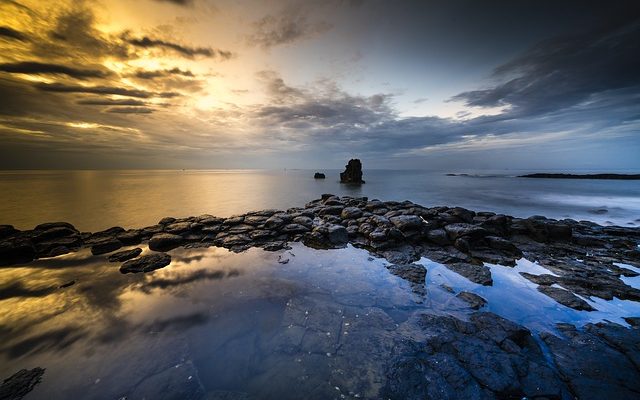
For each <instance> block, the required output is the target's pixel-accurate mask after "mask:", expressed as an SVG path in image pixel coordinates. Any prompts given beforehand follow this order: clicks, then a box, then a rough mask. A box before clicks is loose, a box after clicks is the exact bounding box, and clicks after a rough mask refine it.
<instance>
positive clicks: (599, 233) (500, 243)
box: [0, 194, 640, 310]
mask: <svg viewBox="0 0 640 400" xmlns="http://www.w3.org/2000/svg"><path fill="white" fill-rule="evenodd" d="M297 241H302V242H303V243H304V244H305V245H307V246H310V247H314V248H326V249H328V248H338V247H343V246H345V245H346V244H347V243H351V244H353V245H354V246H356V247H361V248H365V249H367V250H369V251H370V252H372V253H374V254H376V255H379V256H382V257H385V258H386V259H387V260H389V261H390V262H391V263H393V264H394V266H393V267H392V268H390V269H391V270H392V272H394V273H397V274H398V275H406V276H407V277H408V278H409V280H415V278H411V275H415V274H416V272H415V269H414V268H413V267H412V264H411V263H412V262H414V261H416V260H418V259H419V258H420V257H422V256H425V257H428V258H430V259H431V260H434V261H437V262H440V263H443V264H444V265H446V266H447V267H448V268H449V269H451V270H452V271H455V272H456V273H458V274H460V275H463V276H465V277H466V278H468V279H469V280H471V281H473V282H475V283H479V284H482V285H491V284H492V282H493V281H492V278H491V272H490V269H489V268H488V267H487V266H485V265H484V263H485V262H486V263H493V264H501V265H507V266H513V265H515V262H516V260H517V259H519V258H521V257H525V258H527V259H529V260H532V261H537V262H538V263H539V264H540V265H542V266H543V267H545V268H547V269H548V270H550V271H552V272H553V274H543V275H529V274H524V276H525V277H526V278H527V279H529V280H531V281H533V282H535V283H536V284H538V285H540V286H539V290H540V291H541V292H542V293H544V294H546V295H548V296H550V297H552V298H554V299H555V300H556V301H558V302H560V303H562V304H564V305H566V306H568V307H572V308H575V309H579V310H592V309H593V308H592V307H591V306H590V305H589V304H588V303H587V302H585V301H584V300H582V299H581V298H579V297H577V296H575V294H578V295H581V296H583V297H584V296H586V297H589V296H596V297H599V298H602V299H605V300H611V299H613V298H614V297H617V298H619V299H623V300H634V301H640V290H638V289H634V288H632V287H630V286H628V285H626V284H625V283H624V282H623V281H622V280H621V279H620V276H627V277H631V276H636V275H638V274H637V272H635V271H632V270H630V269H627V268H622V267H618V266H616V265H614V262H617V263H625V264H634V263H635V264H636V265H637V264H638V263H639V262H640V250H639V248H638V242H639V241H640V229H637V228H622V227H603V226H600V225H597V224H595V223H591V222H588V221H579V222H578V221H574V220H570V219H565V220H560V221H557V220H552V219H547V218H545V217H540V216H534V217H530V218H526V219H521V218H514V217H510V216H507V215H501V214H495V213H490V212H474V211H470V210H466V209H464V208H460V207H453V208H451V207H431V208H428V207H423V206H420V205H418V204H414V203H412V202H410V201H404V202H395V201H386V202H383V201H379V200H368V199H367V198H351V197H337V196H333V195H330V194H327V195H323V196H322V198H320V199H317V200H314V201H311V202H310V203H308V204H306V205H305V207H300V208H290V209H288V210H286V211H278V210H262V211H255V212H249V213H247V214H244V215H238V216H233V217H229V218H218V217H214V216H211V215H201V216H198V217H188V218H179V219H176V218H170V217H168V218H163V219H162V220H161V221H160V222H159V223H158V224H157V225H153V226H148V227H146V228H141V229H129V230H125V229H124V228H121V227H113V228H109V229H107V230H104V231H101V232H94V233H88V232H79V231H78V230H76V229H75V228H74V227H73V226H72V225H71V224H69V223H65V222H53V223H44V224H41V225H38V226H37V227H35V228H34V229H33V230H28V231H19V230H16V229H14V228H13V227H12V226H10V225H1V226H0V265H13V264H19V263H25V262H29V261H31V260H33V259H36V258H43V257H53V256H58V255H62V254H65V253H69V252H73V251H77V250H79V249H81V248H84V247H90V248H91V252H92V253H93V254H94V255H100V254H106V253H112V254H111V255H110V256H109V261H112V262H124V264H123V265H122V268H121V271H122V272H124V273H126V272H148V271H152V270H154V269H157V268H162V267H164V266H166V265H168V264H169V263H170V261H171V257H170V256H169V255H168V254H164V253H162V252H165V251H168V250H171V249H173V248H176V247H180V246H184V247H195V246H221V247H225V248H228V249H230V250H232V251H236V252H239V251H243V250H246V249H248V248H250V247H261V248H263V249H265V250H267V251H275V250H280V249H283V248H285V247H286V246H287V243H288V242H297ZM143 242H148V245H149V248H150V249H151V250H153V251H155V252H157V253H152V254H150V255H145V256H141V257H139V255H140V253H141V249H132V250H125V251H120V252H117V253H113V252H115V251H117V250H119V249H120V248H122V247H123V246H132V245H137V244H140V243H143ZM419 279H420V273H419V272H418V280H419ZM554 285H555V286H554ZM558 285H559V286H561V287H562V288H560V287H558Z"/></svg>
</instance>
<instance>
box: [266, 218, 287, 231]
mask: <svg viewBox="0 0 640 400" xmlns="http://www.w3.org/2000/svg"><path fill="white" fill-rule="evenodd" d="M284 224H285V221H284V219H282V218H280V217H277V216H275V215H272V216H271V217H269V218H268V219H267V220H266V221H265V223H264V227H265V228H267V229H278V228H280V227H281V226H282V225H284Z"/></svg>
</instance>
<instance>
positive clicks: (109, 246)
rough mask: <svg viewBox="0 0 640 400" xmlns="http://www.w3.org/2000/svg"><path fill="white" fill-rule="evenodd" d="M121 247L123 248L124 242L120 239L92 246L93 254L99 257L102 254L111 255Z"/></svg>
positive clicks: (104, 241) (108, 240)
mask: <svg viewBox="0 0 640 400" xmlns="http://www.w3.org/2000/svg"><path fill="white" fill-rule="evenodd" d="M120 247H122V242H120V241H119V240H118V239H104V240H102V241H100V242H97V243H94V244H93V245H92V246H91V254H93V255H94V256H97V255H100V254H105V253H111V252H112V251H114V250H118V249H119V248H120Z"/></svg>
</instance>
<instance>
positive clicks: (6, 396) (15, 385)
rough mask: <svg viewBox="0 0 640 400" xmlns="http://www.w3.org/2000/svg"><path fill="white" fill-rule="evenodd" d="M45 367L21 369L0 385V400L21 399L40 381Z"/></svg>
mask: <svg viewBox="0 0 640 400" xmlns="http://www.w3.org/2000/svg"><path fill="white" fill-rule="evenodd" d="M42 375H44V368H34V369H31V370H27V369H21V370H20V371H18V372H16V373H15V374H13V375H11V376H10V377H9V378H7V379H5V380H4V382H2V385H1V386H0V400H20V399H22V398H23V397H24V396H26V395H27V394H28V393H29V392H30V391H32V390H33V388H34V387H35V386H36V385H37V384H38V383H40V380H41V379H42Z"/></svg>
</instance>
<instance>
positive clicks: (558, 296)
mask: <svg viewBox="0 0 640 400" xmlns="http://www.w3.org/2000/svg"><path fill="white" fill-rule="evenodd" d="M538 291H539V292H541V293H544V294H546V295H547V296H549V297H551V298H552V299H554V300H555V301H557V302H558V303H560V304H562V305H563V306H567V307H569V308H573V309H574V310H585V311H595V308H593V307H591V305H590V304H589V303H587V302H586V301H584V300H582V299H581V298H579V297H578V296H576V295H575V294H573V293H571V292H569V291H568V290H564V289H560V288H558V287H553V286H538Z"/></svg>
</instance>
